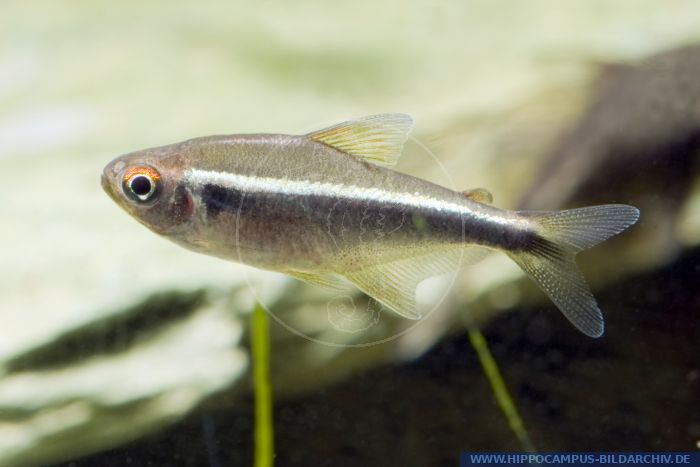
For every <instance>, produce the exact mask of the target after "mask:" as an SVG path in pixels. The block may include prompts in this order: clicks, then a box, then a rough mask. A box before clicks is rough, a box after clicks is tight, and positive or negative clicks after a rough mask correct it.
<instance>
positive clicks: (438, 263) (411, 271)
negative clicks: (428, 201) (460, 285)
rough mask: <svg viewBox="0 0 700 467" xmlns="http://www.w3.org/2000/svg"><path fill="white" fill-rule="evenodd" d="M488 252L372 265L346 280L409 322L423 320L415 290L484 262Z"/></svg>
mask: <svg viewBox="0 0 700 467" xmlns="http://www.w3.org/2000/svg"><path fill="white" fill-rule="evenodd" d="M488 253H489V250H486V249H484V248H480V247H466V248H455V249H450V250H448V251H442V252H439V253H431V254H427V255H422V256H416V257H411V258H407V259H402V260H399V261H392V262H389V263H383V264H375V265H370V266H367V267H365V268H362V269H359V270H356V271H353V272H350V273H346V274H345V277H346V278H347V279H348V280H349V281H350V282H352V283H354V284H355V285H356V286H357V287H358V288H359V289H360V290H362V291H363V292H365V293H366V294H367V295H369V296H370V297H372V298H374V299H375V300H377V301H378V302H379V303H381V304H383V305H385V306H386V307H388V308H390V309H392V310H393V311H395V312H396V313H398V314H400V315H401V316H403V317H405V318H408V319H420V318H421V314H420V313H418V311H417V310H416V287H417V286H418V284H419V283H421V282H422V281H423V280H425V279H427V278H428V277H432V276H437V275H440V274H445V273H448V272H452V271H455V270H457V269H459V268H460V267H461V266H465V265H467V264H473V263H476V262H478V261H480V260H481V259H483V258H484V257H485V256H486V255H487V254H488Z"/></svg>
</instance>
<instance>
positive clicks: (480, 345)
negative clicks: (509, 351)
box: [469, 327, 536, 452]
mask: <svg viewBox="0 0 700 467" xmlns="http://www.w3.org/2000/svg"><path fill="white" fill-rule="evenodd" d="M469 342H471V344H472V347H474V350H475V351H476V354H477V356H478V357H479V362H480V363H481V367H482V368H483V370H484V373H485V374H486V378H487V379H488V380H489V383H490V384H491V389H492V390H493V394H494V396H495V397H496V402H497V403H498V406H499V407H500V408H501V411H502V412H503V415H505V417H506V420H508V425H509V426H510V429H511V430H513V433H515V436H516V437H517V438H518V440H519V441H520V444H521V446H522V447H523V449H524V450H525V452H536V450H535V446H534V445H533V444H532V441H531V440H530V436H529V435H528V433H527V430H526V429H525V425H524V424H523V420H522V418H520V414H519V413H518V408H517V407H516V405H515V403H514V402H513V399H512V398H511V397H510V393H509V392H508V388H507V387H506V384H505V382H504V381H503V376H502V375H501V372H500V370H499V369H498V364H497V363H496V360H495V359H494V358H493V355H492V354H491V350H489V345H488V343H487V342H486V339H485V338H484V335H483V334H482V333H481V331H479V329H477V328H475V327H469Z"/></svg>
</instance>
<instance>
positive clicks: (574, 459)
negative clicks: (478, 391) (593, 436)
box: [459, 452, 700, 467]
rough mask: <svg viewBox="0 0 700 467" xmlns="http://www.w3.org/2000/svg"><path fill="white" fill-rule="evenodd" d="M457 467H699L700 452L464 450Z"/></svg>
mask: <svg viewBox="0 0 700 467" xmlns="http://www.w3.org/2000/svg"><path fill="white" fill-rule="evenodd" d="M459 465H460V467H468V466H469V467H471V466H505V465H507V466H513V465H546V466H550V467H554V466H567V467H575V466H594V465H605V466H615V467H621V466H628V465H633V466H636V465H664V466H665V465H678V466H686V467H700V452H579V453H565V452H548V453H540V454H527V453H502V452H463V453H462V454H460V458H459Z"/></svg>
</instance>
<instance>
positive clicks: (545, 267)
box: [508, 204, 639, 337]
mask: <svg viewBox="0 0 700 467" xmlns="http://www.w3.org/2000/svg"><path fill="white" fill-rule="evenodd" d="M520 214H521V215H523V216H525V217H528V218H530V219H532V220H533V221H535V223H536V224H537V226H538V227H537V230H538V234H539V235H538V237H537V238H536V239H535V240H534V241H532V242H531V245H529V246H528V248H527V249H526V250H524V251H523V250H521V251H511V252H509V253H508V254H509V256H510V257H511V258H512V259H513V260H514V261H515V262H516V263H518V265H519V266H520V267H521V268H523V270H524V271H525V272H527V273H528V275H529V276H530V277H531V278H532V279H533V280H534V281H535V282H536V283H537V285H538V286H539V287H540V288H541V289H542V290H543V291H544V292H545V293H546V294H547V295H548V296H549V298H551V299H552V301H553V302H554V303H555V304H556V305H557V307H558V308H559V309H560V310H561V311H562V313H564V316H566V317H567V318H568V319H569V321H571V322H572V323H573V325H574V326H576V327H577V328H578V329H579V330H580V331H581V332H583V333H584V334H586V335H588V336H591V337H600V336H601V335H603V331H604V324H603V315H602V313H601V312H600V308H599V307H598V304H597V303H596V301H595V298H594V297H593V294H592V293H591V291H590V289H589V288H588V285H587V284H586V281H585V279H584V278H583V275H582V274H581V272H580V271H579V269H578V268H577V267H576V262H575V260H574V257H575V256H576V254H577V253H578V252H580V251H582V250H585V249H587V248H591V247H592V246H595V245H597V244H598V243H600V242H602V241H604V240H607V239H608V238H610V237H612V236H613V235H616V234H618V233H620V232H622V231H623V230H625V229H626V228H627V227H629V226H631V225H632V224H634V223H635V222H637V219H639V210H638V209H637V208H635V207H633V206H627V205H624V204H608V205H602V206H592V207H588V208H580V209H570V210H566V211H557V212H527V211H525V212H521V213H520Z"/></svg>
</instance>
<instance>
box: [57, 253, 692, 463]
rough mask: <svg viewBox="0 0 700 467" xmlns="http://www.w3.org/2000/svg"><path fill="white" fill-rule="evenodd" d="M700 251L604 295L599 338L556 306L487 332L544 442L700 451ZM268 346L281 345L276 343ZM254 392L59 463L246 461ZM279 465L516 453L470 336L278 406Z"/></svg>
mask: <svg viewBox="0 0 700 467" xmlns="http://www.w3.org/2000/svg"><path fill="white" fill-rule="evenodd" d="M698 283H700V248H698V249H694V250H692V251H689V252H687V253H686V254H685V255H684V256H683V257H681V258H679V259H678V260H677V261H676V262H675V263H673V264H671V265H669V266H667V267H665V268H664V269H662V270H660V271H657V272H653V273H650V274H646V275H643V276H640V277H636V278H632V279H629V280H627V281H625V282H623V283H620V284H617V285H615V286H614V287H611V288H609V289H608V290H606V291H599V292H598V293H597V295H598V297H599V300H600V304H601V307H602V308H603V310H604V313H605V315H606V319H607V322H608V329H607V331H606V334H605V336H604V337H603V338H601V339H589V338H586V337H585V336H582V335H581V334H579V333H578V332H577V331H576V330H575V329H573V328H572V327H571V326H570V325H569V323H568V322H567V321H566V320H565V319H564V318H563V317H561V316H560V314H559V313H558V312H557V311H556V310H555V309H554V308H553V307H541V308H537V309H529V310H520V311H512V312H510V313H507V314H504V315H503V316H502V317H500V318H499V319H497V320H495V321H494V322H493V323H491V325H490V326H488V328H487V329H485V330H484V333H485V335H486V338H487V339H488V342H489V343H490V346H491V349H492V352H493V353H494V356H495V358H496V359H497V361H498V363H499V365H500V366H501V370H502V372H503V376H504V378H505V381H506V383H507V385H508V387H509V389H510V391H511V393H512V395H513V397H514V399H515V402H516V404H517V405H518V407H519V410H520V412H521V415H522V417H523V419H524V422H525V425H526V428H527V429H528V431H529V433H530V435H531V437H532V439H533V441H534V443H535V446H536V447H537V448H538V449H539V450H542V451H550V450H567V451H592V450H601V451H632V450H640V451H641V450H648V451H657V450H658V451H666V450H681V451H689V450H692V449H694V447H695V443H696V442H697V440H698V437H700V419H699V418H698V415H697V410H694V408H696V407H698V405H700V371H699V370H698V363H699V362H700V357H698V352H697V349H698V345H697V343H698V342H700V325H698V319H697V317H698V310H699V309H700V292H698V289H697V284H698ZM273 351H274V349H273ZM252 406H253V403H252V400H248V401H243V402H241V403H240V404H239V405H238V406H237V407H235V408H219V409H207V410H206V411H203V412H200V413H197V414H194V415H192V416H191V417H189V418H188V419H186V420H183V421H182V422H180V423H178V424H176V425H174V426H172V427H170V428H168V429H166V430H164V431H162V432H160V433H157V434H154V435H152V436H150V437H148V438H145V439H143V440H141V441H138V442H135V443H132V444H130V445H127V446H123V447H121V448H118V449H113V450H110V451H106V452H102V453H99V454H95V455H93V456H89V457H86V458H83V459H82V460H78V461H74V462H70V463H67V464H62V465H64V466H71V467H87V466H123V465H140V466H141V465H142V466H149V465H150V466H165V465H192V466H198V465H203V466H219V465H252V447H253V440H252V428H253V413H252ZM275 442H276V453H277V457H276V465H279V466H284V465H300V466H301V465H303V466H309V465H314V466H324V465H327V466H341V467H342V466H368V465H377V466H379V465H411V466H413V465H415V466H426V465H457V458H458V455H459V452H460V451H465V450H469V451H475V450H493V451H519V450H521V447H520V445H519V443H518V441H517V439H516V438H515V436H514V435H513V433H512V432H511V431H510V429H509V428H508V426H507V423H506V421H505V419H504V417H503V414H502V413H501V412H500V410H499V409H498V407H497V406H496V403H495V401H494V397H493V394H492V392H491V389H490V387H489V384H488V382H487V380H486V378H485V376H484V375H483V373H482V371H481V368H480V366H479V363H478V361H477V359H476V356H475V353H474V351H473V350H472V348H471V347H470V344H469V341H468V339H467V336H466V330H465V333H464V335H462V336H458V337H455V338H453V339H450V340H446V341H443V342H442V343H440V344H439V345H437V346H436V347H435V348H433V349H432V350H431V351H430V352H428V353H427V354H426V355H424V356H423V357H421V358H420V359H418V360H416V361H414V362H410V363H407V364H405V365H400V366H399V365H397V366H392V367H385V368H381V369H377V370H374V371H368V372H366V373H363V374H359V375H357V376H356V377H354V378H352V379H350V380H348V381H346V382H344V383H342V384H338V385H336V386H334V387H330V388H327V389H324V390H321V391H318V392H316V393H314V394H309V395H307V396H305V397H304V398H303V399H297V400H292V401H285V402H279V403H278V404H277V405H276V407H275Z"/></svg>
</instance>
